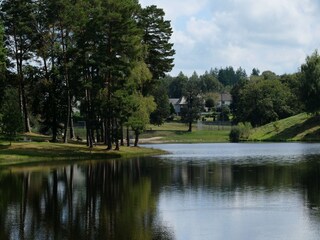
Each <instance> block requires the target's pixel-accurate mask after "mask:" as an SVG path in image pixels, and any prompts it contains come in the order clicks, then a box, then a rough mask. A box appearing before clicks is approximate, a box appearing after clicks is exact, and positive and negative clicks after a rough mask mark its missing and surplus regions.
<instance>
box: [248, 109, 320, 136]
mask: <svg viewBox="0 0 320 240" xmlns="http://www.w3.org/2000/svg"><path fill="white" fill-rule="evenodd" d="M319 120H320V118H319V116H314V115H310V114H307V113H300V114H298V115H295V116H292V117H289V118H285V119H282V120H279V121H275V122H271V123H269V124H266V125H263V126H261V127H259V128H255V129H253V130H252V131H251V134H250V137H249V140H251V141H319V140H320V134H319V133H320V126H319Z"/></svg>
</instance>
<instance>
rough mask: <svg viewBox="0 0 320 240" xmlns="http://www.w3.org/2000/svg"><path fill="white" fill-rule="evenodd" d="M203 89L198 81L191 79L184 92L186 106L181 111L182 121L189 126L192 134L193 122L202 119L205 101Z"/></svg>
mask: <svg viewBox="0 0 320 240" xmlns="http://www.w3.org/2000/svg"><path fill="white" fill-rule="evenodd" d="M200 93H201V89H200V88H199V84H198V82H197V81H196V80H192V79H190V80H189V81H188V82H187V83H186V85H185V87H184V90H183V96H184V97H185V100H186V106H185V107H183V108H182V109H181V120H182V121H183V122H185V123H187V124H188V126H189V128H188V132H192V123H193V121H195V120H197V119H199V118H200V113H201V111H202V109H203V105H204V104H203V101H202V98H201V96H200Z"/></svg>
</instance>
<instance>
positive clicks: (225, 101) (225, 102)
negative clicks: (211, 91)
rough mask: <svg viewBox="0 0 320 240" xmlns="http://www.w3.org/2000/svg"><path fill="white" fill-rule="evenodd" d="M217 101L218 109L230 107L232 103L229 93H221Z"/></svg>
mask: <svg viewBox="0 0 320 240" xmlns="http://www.w3.org/2000/svg"><path fill="white" fill-rule="evenodd" d="M219 98H220V99H219V100H218V107H222V106H230V104H231V102H232V96H231V94H230V93H221V94H220V97H219Z"/></svg>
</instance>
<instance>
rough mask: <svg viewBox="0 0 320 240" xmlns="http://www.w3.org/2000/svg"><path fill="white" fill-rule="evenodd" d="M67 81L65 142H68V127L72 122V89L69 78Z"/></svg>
mask: <svg viewBox="0 0 320 240" xmlns="http://www.w3.org/2000/svg"><path fill="white" fill-rule="evenodd" d="M66 81H67V104H68V106H67V115H66V121H65V124H64V135H63V142H64V143H67V142H68V136H67V135H68V127H69V123H70V114H71V101H70V89H69V80H66Z"/></svg>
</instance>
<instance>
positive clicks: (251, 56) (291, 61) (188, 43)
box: [140, 0, 320, 76]
mask: <svg viewBox="0 0 320 240" xmlns="http://www.w3.org/2000/svg"><path fill="white" fill-rule="evenodd" d="M140 3H141V5H142V6H148V5H157V6H158V7H160V8H163V9H164V11H165V13H166V19H167V20H171V25H172V27H173V31H174V33H173V36H172V42H173V43H174V48H175V50H176V55H175V67H174V69H173V70H172V72H171V73H170V74H171V75H173V76H175V75H177V74H178V73H179V72H180V71H182V72H183V73H185V74H187V75H191V74H192V73H193V71H196V72H197V73H198V74H203V73H204V71H206V70H210V69H211V68H215V67H218V68H220V67H226V66H233V67H234V68H238V67H240V66H241V67H242V68H244V69H245V70H246V71H247V74H250V73H251V70H252V69H253V68H258V69H259V70H260V71H261V72H262V71H265V70H271V71H273V72H275V73H277V74H284V73H294V72H297V71H298V70H299V68H300V66H301V64H302V63H304V61H305V58H306V56H307V55H311V54H312V52H313V51H314V50H315V49H318V48H319V45H320V14H319V13H320V3H319V1H318V0H140Z"/></svg>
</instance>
